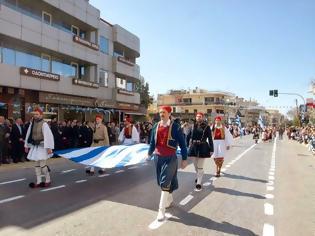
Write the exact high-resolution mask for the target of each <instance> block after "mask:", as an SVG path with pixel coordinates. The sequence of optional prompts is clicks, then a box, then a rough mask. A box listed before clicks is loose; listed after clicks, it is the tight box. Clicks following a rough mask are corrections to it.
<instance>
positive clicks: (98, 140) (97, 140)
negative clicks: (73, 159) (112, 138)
mask: <svg viewBox="0 0 315 236" xmlns="http://www.w3.org/2000/svg"><path fill="white" fill-rule="evenodd" d="M93 141H94V143H98V142H100V141H104V139H94V140H93Z"/></svg>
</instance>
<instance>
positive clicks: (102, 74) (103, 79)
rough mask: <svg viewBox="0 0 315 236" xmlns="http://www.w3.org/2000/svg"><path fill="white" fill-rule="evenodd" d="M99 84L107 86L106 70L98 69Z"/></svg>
mask: <svg viewBox="0 0 315 236" xmlns="http://www.w3.org/2000/svg"><path fill="white" fill-rule="evenodd" d="M99 78H100V84H101V85H102V86H105V87H107V86H108V72H107V71H106V70H103V69H100V77H99Z"/></svg>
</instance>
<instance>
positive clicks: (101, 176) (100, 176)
mask: <svg viewBox="0 0 315 236" xmlns="http://www.w3.org/2000/svg"><path fill="white" fill-rule="evenodd" d="M106 176H110V174H103V175H99V176H98V177H99V178H103V177H106Z"/></svg>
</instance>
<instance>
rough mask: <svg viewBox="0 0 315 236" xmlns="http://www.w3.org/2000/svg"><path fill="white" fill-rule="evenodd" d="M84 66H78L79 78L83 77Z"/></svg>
mask: <svg viewBox="0 0 315 236" xmlns="http://www.w3.org/2000/svg"><path fill="white" fill-rule="evenodd" d="M85 72H86V68H85V66H79V78H80V79H83V78H84V76H85Z"/></svg>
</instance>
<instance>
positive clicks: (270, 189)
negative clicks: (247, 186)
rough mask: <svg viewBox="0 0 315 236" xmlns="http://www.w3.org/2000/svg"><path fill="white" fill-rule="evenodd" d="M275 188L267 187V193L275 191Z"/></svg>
mask: <svg viewBox="0 0 315 236" xmlns="http://www.w3.org/2000/svg"><path fill="white" fill-rule="evenodd" d="M273 190H275V188H274V187H273V186H267V191H273Z"/></svg>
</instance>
